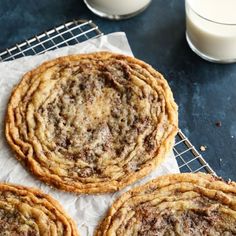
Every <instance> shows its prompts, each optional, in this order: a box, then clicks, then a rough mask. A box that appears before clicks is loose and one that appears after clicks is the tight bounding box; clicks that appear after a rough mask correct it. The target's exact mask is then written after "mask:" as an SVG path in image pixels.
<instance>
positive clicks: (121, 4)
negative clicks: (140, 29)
mask: <svg viewBox="0 0 236 236" xmlns="http://www.w3.org/2000/svg"><path fill="white" fill-rule="evenodd" d="M151 1H152V0H84V2H85V4H86V5H87V7H88V8H89V9H90V10H91V11H92V12H93V13H95V14H97V15H99V16H101V17H105V18H109V19H115V20H119V19H126V18H130V17H132V16H135V15H137V14H138V13H140V12H142V11H144V10H145V9H146V8H147V7H148V5H149V4H150V3H151Z"/></svg>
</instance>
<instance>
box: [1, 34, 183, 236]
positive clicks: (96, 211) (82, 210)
mask: <svg viewBox="0 0 236 236" xmlns="http://www.w3.org/2000/svg"><path fill="white" fill-rule="evenodd" d="M102 50H107V51H112V52H117V53H123V54H126V55H131V56H132V51H131V49H130V47H129V43H128V41H127V38H126V35H125V34H124V33H113V34H109V35H106V36H102V37H100V38H98V39H91V40H88V41H86V42H83V43H80V44H77V45H74V46H68V47H64V48H60V49H56V50H54V51H50V52H46V53H44V54H42V55H39V56H28V57H24V58H20V59H17V60H14V61H10V62H2V63H0V124H1V126H0V181H4V182H10V183H15V184H21V185H26V186H32V187H37V188H40V189H41V190H43V191H44V192H45V193H48V194H50V195H52V196H53V197H54V198H56V199H57V200H58V201H59V202H60V203H61V205H62V206H63V207H64V209H65V210H66V211H67V213H68V214H69V215H70V216H71V217H72V218H73V219H74V220H75V222H76V223H77V225H78V229H79V232H80V234H81V236H88V235H93V231H94V228H95V227H96V225H97V224H98V222H99V221H100V220H101V219H102V217H103V215H104V214H105V212H106V210H107V209H108V207H109V206H110V205H111V203H112V201H113V200H114V199H115V198H116V197H117V196H118V195H119V194H120V193H121V192H116V193H114V194H105V195H90V196H88V195H80V196H76V195H74V194H71V193H64V192H61V191H58V190H55V189H52V188H50V187H48V186H46V185H45V184H43V183H41V182H40V181H38V180H36V179H35V178H34V177H32V176H31V175H30V174H29V173H28V172H27V171H26V170H25V169H24V168H23V167H22V165H21V164H19V162H18V161H17V160H16V159H15V158H14V154H13V152H12V151H11V150H10V148H9V146H8V145H7V143H6V140H5V134H4V117H5V111H6V107H7V102H8V99H9V96H10V93H11V90H12V88H13V86H14V85H16V84H17V83H18V82H19V80H20V79H21V77H22V75H23V74H24V73H25V72H27V71H29V70H31V69H33V68H35V67H36V66H38V65H40V64H41V63H42V62H44V61H47V60H50V59H53V58H56V57H59V56H63V55H68V54H76V53H87V52H94V51H102ZM178 172H179V169H178V165H177V163H176V160H175V158H174V156H173V154H171V155H170V156H169V157H168V158H166V160H165V161H164V162H163V163H162V164H161V166H159V167H158V168H157V169H156V170H155V171H153V172H152V173H151V174H150V175H148V176H146V177H145V178H144V179H142V180H140V181H137V182H136V183H135V184H134V185H139V184H141V183H145V182H147V181H148V180H150V179H153V178H155V177H156V176H159V175H163V174H167V173H178ZM134 185H132V186H129V187H127V188H126V189H125V190H123V191H122V192H124V191H127V190H128V189H130V188H131V187H133V186H134Z"/></svg>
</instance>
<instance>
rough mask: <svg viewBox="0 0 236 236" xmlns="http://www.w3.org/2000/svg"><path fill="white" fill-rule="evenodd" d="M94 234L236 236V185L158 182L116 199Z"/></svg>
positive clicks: (186, 179) (188, 178)
mask: <svg viewBox="0 0 236 236" xmlns="http://www.w3.org/2000/svg"><path fill="white" fill-rule="evenodd" d="M95 235H96V236H108V235H117V236H119V235H120V236H131V235H149V236H152V235H153V236H154V235H167V236H168V235H181V236H189V235H199V236H200V235H209V236H210V235H212V236H217V235H219V236H223V235H225V236H231V235H236V183H234V182H231V183H230V182H229V183H226V182H223V181H222V180H220V179H218V178H216V177H213V176H211V175H206V174H175V175H169V176H168V175H167V176H163V177H160V178H157V179H156V180H153V181H151V182H149V183H147V184H146V185H143V186H141V187H138V188H136V189H134V190H132V191H130V192H127V193H125V194H124V195H123V196H121V197H120V198H119V199H118V200H116V202H115V203H114V204H113V205H112V207H111V208H110V210H109V211H108V214H107V216H106V218H105V219H104V220H103V222H102V223H101V225H100V226H99V228H98V229H97V232H96V234H95Z"/></svg>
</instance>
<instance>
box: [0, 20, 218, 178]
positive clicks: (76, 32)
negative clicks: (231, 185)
mask: <svg viewBox="0 0 236 236" xmlns="http://www.w3.org/2000/svg"><path fill="white" fill-rule="evenodd" d="M101 35H103V33H102V32H101V31H100V30H99V28H98V26H97V25H95V24H94V23H93V22H92V21H91V20H90V21H85V20H73V21H70V22H67V23H65V24H62V25H60V26H58V27H55V28H53V29H51V30H48V31H46V32H44V33H42V34H40V35H36V36H34V37H33V38H30V39H27V40H25V41H24V42H21V43H19V44H16V45H15V46H14V47H12V48H8V49H6V50H5V51H3V52H1V53H0V61H8V60H12V59H16V58H20V57H24V56H28V55H38V54H42V53H44V52H46V51H49V50H52V49H56V48H60V47H63V46H68V45H73V44H76V43H80V42H83V41H86V40H88V39H91V38H96V37H99V36H101ZM174 154H175V158H176V160H177V162H178V165H179V169H180V171H181V172H199V171H201V172H205V173H210V174H214V175H216V173H215V172H214V170H213V169H212V168H211V167H210V166H209V164H208V163H207V162H206V161H205V159H204V158H203V157H202V155H201V154H200V153H199V152H198V151H197V149H196V148H195V147H194V146H193V145H192V144H191V142H190V141H189V139H188V138H187V137H186V136H185V135H184V134H183V132H182V131H181V130H179V132H178V135H177V137H176V143H175V146H174Z"/></svg>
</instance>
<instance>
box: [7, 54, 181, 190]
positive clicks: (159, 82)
mask: <svg viewBox="0 0 236 236" xmlns="http://www.w3.org/2000/svg"><path fill="white" fill-rule="evenodd" d="M177 123H178V121H177V106H176V104H175V103H174V100H173V96H172V92H171V90H170V88H169V86H168V84H167V82H166V80H165V79H164V78H163V76H162V75H161V74H160V73H158V72H157V71H155V70H154V69H153V68H152V67H151V66H149V65H147V64H146V63H144V62H142V61H139V60H137V59H135V58H131V57H127V56H123V55H117V54H112V53H106V52H101V53H94V54H84V55H74V56H67V57H61V58H58V59H55V60H52V61H49V62H46V63H44V64H42V65H41V66H39V67H38V68H36V69H35V70H33V71H31V72H29V73H27V74H26V75H24V77H23V79H22V80H21V82H20V83H19V84H18V85H17V86H16V88H15V89H14V91H13V93H12V96H11V98H10V101H9V105H8V110H7V117H6V136H7V140H8V142H9V144H10V145H11V147H12V148H13V149H14V150H15V151H16V153H17V157H18V159H19V160H20V161H21V162H23V163H24V164H25V166H26V167H28V168H29V169H30V170H31V172H32V173H33V174H35V175H36V176H37V177H39V178H40V179H41V180H43V181H45V182H47V183H48V184H51V185H53V186H55V187H58V188H60V189H63V190H66V191H72V192H76V193H103V192H112V191H116V190H118V189H120V188H123V187H124V186H126V185H128V184H130V183H132V182H134V181H136V180H137V179H139V178H141V177H143V176H145V175H146V174H147V173H149V172H150V171H151V170H153V169H154V168H155V167H156V166H157V165H158V164H159V163H160V162H161V161H162V160H163V158H164V157H165V155H166V154H167V153H168V152H169V151H170V149H171V148H172V145H173V143H174V136H175V135H176V132H177V125H178V124H177Z"/></svg>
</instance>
